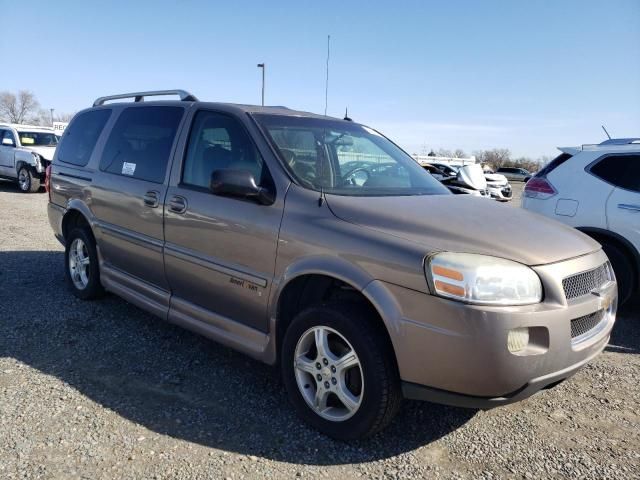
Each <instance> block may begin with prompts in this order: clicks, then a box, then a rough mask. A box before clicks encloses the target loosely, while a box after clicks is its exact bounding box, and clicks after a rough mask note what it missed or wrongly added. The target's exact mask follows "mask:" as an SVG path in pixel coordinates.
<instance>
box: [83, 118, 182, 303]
mask: <svg viewBox="0 0 640 480" xmlns="http://www.w3.org/2000/svg"><path fill="white" fill-rule="evenodd" d="M184 111H185V110H184V108H183V107H176V106H132V107H127V108H125V109H124V110H123V111H122V112H121V113H120V115H119V117H118V118H117V119H116V122H115V124H114V126H113V129H112V130H111V133H110V134H109V138H108V139H107V142H106V144H105V147H104V149H103V151H102V155H101V159H100V167H99V168H100V170H101V172H100V173H99V174H97V175H95V176H94V177H95V178H94V181H93V184H92V186H91V189H92V191H91V200H90V201H91V209H92V211H93V213H94V214H95V216H96V219H97V222H98V232H99V238H98V247H99V252H100V255H101V257H102V260H103V272H102V276H103V277H104V278H105V279H106V280H107V282H109V281H111V282H114V283H116V284H117V286H118V287H124V288H127V289H128V290H129V291H131V290H133V291H134V292H135V294H136V295H138V296H139V297H146V298H145V301H152V302H154V304H153V305H151V306H152V307H155V308H156V309H157V310H156V313H162V312H163V311H164V313H166V311H168V305H169V296H170V295H169V286H168V283H167V280H166V277H165V274H164V265H163V254H162V249H163V241H164V235H163V225H162V224H163V208H164V197H165V193H166V188H167V187H166V183H165V179H166V178H167V176H168V175H167V172H168V168H167V166H168V164H169V157H170V154H171V152H172V149H173V144H174V140H175V138H176V135H177V132H178V127H179V125H180V121H181V119H182V117H183V116H184ZM158 304H160V305H158Z"/></svg>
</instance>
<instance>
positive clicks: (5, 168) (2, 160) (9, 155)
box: [0, 129, 17, 177]
mask: <svg viewBox="0 0 640 480" xmlns="http://www.w3.org/2000/svg"><path fill="white" fill-rule="evenodd" d="M5 138H7V139H10V140H12V141H13V146H11V145H3V144H2V140H3V139H5ZM15 145H16V143H15V138H14V135H13V133H12V132H11V130H4V129H0V175H5V176H10V177H15V176H16V175H17V174H16V169H15V165H14V162H13V157H14V154H15V151H16V147H15Z"/></svg>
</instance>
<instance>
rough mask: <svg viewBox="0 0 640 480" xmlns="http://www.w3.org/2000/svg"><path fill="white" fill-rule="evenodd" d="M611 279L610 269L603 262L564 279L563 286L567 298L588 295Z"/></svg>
mask: <svg viewBox="0 0 640 480" xmlns="http://www.w3.org/2000/svg"><path fill="white" fill-rule="evenodd" d="M609 280H611V278H610V276H609V269H608V267H607V264H606V263H603V264H602V265H600V266H599V267H597V268H594V269H593V270H589V271H586V272H582V273H578V274H576V275H572V276H571V277H567V278H565V279H564V280H562V288H564V295H565V297H567V300H571V299H573V298H578V297H582V296H583V295H588V294H589V293H591V291H592V290H594V289H596V288H599V287H601V286H602V285H604V284H605V283H606V282H607V281H609Z"/></svg>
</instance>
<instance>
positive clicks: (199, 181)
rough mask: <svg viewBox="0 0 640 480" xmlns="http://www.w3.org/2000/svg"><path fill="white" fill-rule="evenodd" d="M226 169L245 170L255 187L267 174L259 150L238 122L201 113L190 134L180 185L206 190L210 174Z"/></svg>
mask: <svg viewBox="0 0 640 480" xmlns="http://www.w3.org/2000/svg"><path fill="white" fill-rule="evenodd" d="M225 168H228V169H234V170H248V171H250V172H251V173H252V174H253V176H254V178H255V179H256V182H257V183H262V180H263V174H264V172H265V170H266V169H265V167H264V162H263V160H262V157H261V156H260V154H259V153H258V150H257V149H256V147H255V145H254V144H253V142H252V141H251V138H249V135H248V134H247V132H246V131H245V130H244V129H243V128H242V125H240V123H239V122H238V121H237V120H235V119H234V118H232V117H230V116H227V115H223V114H220V113H214V112H207V111H200V112H198V113H197V114H196V116H195V119H194V121H193V126H192V127H191V133H190V134H189V145H188V147H187V154H186V158H185V161H184V167H183V169H182V183H183V184H185V185H191V186H195V187H202V188H209V184H210V183H211V174H212V173H213V172H214V171H216V170H222V169H225ZM265 179H266V177H265Z"/></svg>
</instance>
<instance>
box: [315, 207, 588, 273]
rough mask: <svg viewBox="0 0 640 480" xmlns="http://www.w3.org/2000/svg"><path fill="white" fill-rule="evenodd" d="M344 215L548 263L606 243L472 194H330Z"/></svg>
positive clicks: (399, 232) (435, 244)
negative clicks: (362, 195) (379, 195)
mask: <svg viewBox="0 0 640 480" xmlns="http://www.w3.org/2000/svg"><path fill="white" fill-rule="evenodd" d="M326 199H327V204H328V206H329V208H330V209H331V211H332V212H333V213H334V215H336V216H337V217H338V218H341V219H342V220H345V221H347V222H350V223H354V224H357V225H361V226H363V227H366V228H371V229H373V230H376V231H379V232H383V233H386V234H389V235H394V236H396V237H400V238H403V239H405V240H408V241H411V242H414V243H418V244H422V245H424V246H425V253H427V252H429V251H433V250H441V251H454V252H467V253H479V254H484V255H491V256H495V257H502V258H507V259H510V260H514V261H517V262H520V263H524V264H526V265H543V264H547V263H554V262H558V261H561V260H566V259H569V258H573V257H578V256H581V255H586V254H588V253H592V252H595V251H597V250H599V249H600V245H599V244H598V243H597V242H595V241H594V240H592V239H591V238H589V237H587V236H586V235H584V234H582V233H580V232H578V231H577V230H575V229H573V228H570V227H567V226H566V225H563V224H561V223H559V222H556V221H555V220H550V219H548V218H546V217H543V216H541V215H538V214H535V213H532V212H529V211H526V210H523V209H521V208H514V207H511V206H508V205H502V204H499V203H498V202H493V201H490V200H487V199H485V198H474V197H471V196H469V195H415V196H399V197H392V196H387V197H349V196H339V195H328V194H327V195H326Z"/></svg>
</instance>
